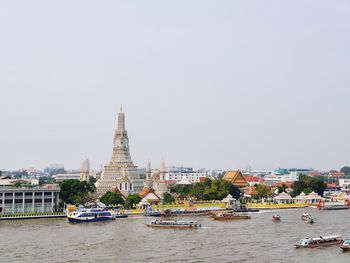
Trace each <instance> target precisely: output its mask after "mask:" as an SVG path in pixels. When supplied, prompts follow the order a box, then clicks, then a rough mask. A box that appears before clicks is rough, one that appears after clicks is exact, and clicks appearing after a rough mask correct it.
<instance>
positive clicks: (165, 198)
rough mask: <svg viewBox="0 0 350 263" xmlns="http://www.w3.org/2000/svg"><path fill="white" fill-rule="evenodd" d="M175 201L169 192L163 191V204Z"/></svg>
mask: <svg viewBox="0 0 350 263" xmlns="http://www.w3.org/2000/svg"><path fill="white" fill-rule="evenodd" d="M174 202H175V198H174V197H173V196H172V195H171V194H170V193H167V192H165V193H164V194H163V204H171V203H174Z"/></svg>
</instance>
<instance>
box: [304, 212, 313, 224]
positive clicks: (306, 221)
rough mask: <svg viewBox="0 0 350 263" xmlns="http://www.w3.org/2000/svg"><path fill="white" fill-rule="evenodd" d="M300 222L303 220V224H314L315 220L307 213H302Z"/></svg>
mask: <svg viewBox="0 0 350 263" xmlns="http://www.w3.org/2000/svg"><path fill="white" fill-rule="evenodd" d="M301 220H303V221H304V222H305V223H309V224H313V223H315V220H314V219H313V218H312V216H311V215H310V214H309V213H303V214H302V215H301Z"/></svg>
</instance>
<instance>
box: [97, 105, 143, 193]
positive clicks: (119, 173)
mask: <svg viewBox="0 0 350 263" xmlns="http://www.w3.org/2000/svg"><path fill="white" fill-rule="evenodd" d="M96 187H97V193H98V195H99V196H102V195H103V194H105V193H106V192H107V191H111V190H113V189H118V190H119V191H120V192H121V193H122V194H123V195H124V196H128V195H129V194H134V193H138V192H140V191H141V190H142V188H143V180H142V179H141V178H140V175H139V174H138V172H137V166H135V165H134V163H133V161H132V160H131V156H130V152H129V138H128V134H127V131H126V130H125V116H124V113H123V110H122V107H120V112H119V114H118V127H117V130H116V131H115V135H114V142H113V152H112V158H111V160H110V162H109V163H108V164H107V165H106V166H105V167H104V171H103V173H102V175H101V178H100V179H99V180H98V181H97V182H96Z"/></svg>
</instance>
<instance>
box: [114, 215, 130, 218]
mask: <svg viewBox="0 0 350 263" xmlns="http://www.w3.org/2000/svg"><path fill="white" fill-rule="evenodd" d="M128 217H129V216H128V215H126V214H124V215H114V218H116V219H118V218H128Z"/></svg>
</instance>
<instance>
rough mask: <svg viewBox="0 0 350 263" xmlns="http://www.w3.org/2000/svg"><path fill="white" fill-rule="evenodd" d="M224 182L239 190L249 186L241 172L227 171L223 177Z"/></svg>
mask: <svg viewBox="0 0 350 263" xmlns="http://www.w3.org/2000/svg"><path fill="white" fill-rule="evenodd" d="M223 179H224V180H226V181H229V182H231V183H232V184H234V185H235V186H237V187H239V188H244V187H247V186H249V183H248V182H247V180H246V179H245V178H244V176H243V174H242V172H241V171H227V172H226V173H225V175H224V177H223Z"/></svg>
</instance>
